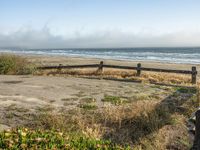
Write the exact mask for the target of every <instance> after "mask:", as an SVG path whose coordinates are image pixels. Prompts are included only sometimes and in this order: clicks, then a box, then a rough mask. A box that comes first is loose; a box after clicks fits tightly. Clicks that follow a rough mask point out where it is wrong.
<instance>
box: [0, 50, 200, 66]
mask: <svg viewBox="0 0 200 150" xmlns="http://www.w3.org/2000/svg"><path fill="white" fill-rule="evenodd" d="M0 54H14V55H20V56H27V57H32V56H33V57H66V58H74V59H76V58H77V59H93V60H100V61H104V60H105V61H107V60H108V61H118V62H132V63H136V62H137V63H145V64H146V63H159V64H176V65H190V66H200V63H183V62H176V63H175V62H167V61H159V60H158V61H156V60H130V59H117V58H116V59H115V58H99V57H92V56H91V57H90V56H72V55H71V56H67V55H58V54H32V53H15V52H0Z"/></svg>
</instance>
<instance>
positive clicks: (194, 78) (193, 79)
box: [38, 61, 197, 84]
mask: <svg viewBox="0 0 200 150" xmlns="http://www.w3.org/2000/svg"><path fill="white" fill-rule="evenodd" d="M72 68H98V69H99V70H101V71H102V70H103V68H114V69H129V70H136V71H137V76H140V75H141V72H142V71H153V72H167V73H180V74H191V83H192V84H196V82H197V70H196V67H195V66H193V67H192V70H174V69H159V68H145V67H142V65H141V64H140V63H138V64H137V66H136V67H132V66H117V65H107V64H104V63H103V61H101V62H100V64H90V65H69V66H63V65H62V64H60V65H59V66H42V67H38V69H41V70H44V69H72Z"/></svg>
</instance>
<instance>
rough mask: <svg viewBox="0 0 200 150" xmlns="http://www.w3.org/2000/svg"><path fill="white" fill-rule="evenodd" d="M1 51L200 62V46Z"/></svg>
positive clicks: (187, 62) (189, 62)
mask: <svg viewBox="0 0 200 150" xmlns="http://www.w3.org/2000/svg"><path fill="white" fill-rule="evenodd" d="M0 52H9V53H23V54H38V55H62V56H70V57H86V58H100V59H114V60H129V61H153V62H166V63H186V64H200V47H193V48H191V47H190V48H187V47H184V48H89V49H86V48H83V49H19V48H0Z"/></svg>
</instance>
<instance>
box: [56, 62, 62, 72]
mask: <svg viewBox="0 0 200 150" xmlns="http://www.w3.org/2000/svg"><path fill="white" fill-rule="evenodd" d="M61 66H62V64H59V66H58V69H57V71H58V73H61V70H62V68H61Z"/></svg>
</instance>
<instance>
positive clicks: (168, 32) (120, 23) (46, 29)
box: [0, 0, 200, 47]
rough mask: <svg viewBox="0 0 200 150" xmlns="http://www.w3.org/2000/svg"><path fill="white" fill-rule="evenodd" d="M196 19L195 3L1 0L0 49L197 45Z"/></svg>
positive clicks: (199, 11) (199, 5)
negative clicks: (14, 47) (7, 47)
mask: <svg viewBox="0 0 200 150" xmlns="http://www.w3.org/2000/svg"><path fill="white" fill-rule="evenodd" d="M199 17H200V1H199V0H0V46H22V47H23V46H24V47H118V46H121V47H124V46H125V47H126V46H127V47H138V46H200V19H199ZM51 40H52V41H54V43H52V41H51ZM119 41H120V42H121V43H120V42H119ZM49 43H50V44H49Z"/></svg>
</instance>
